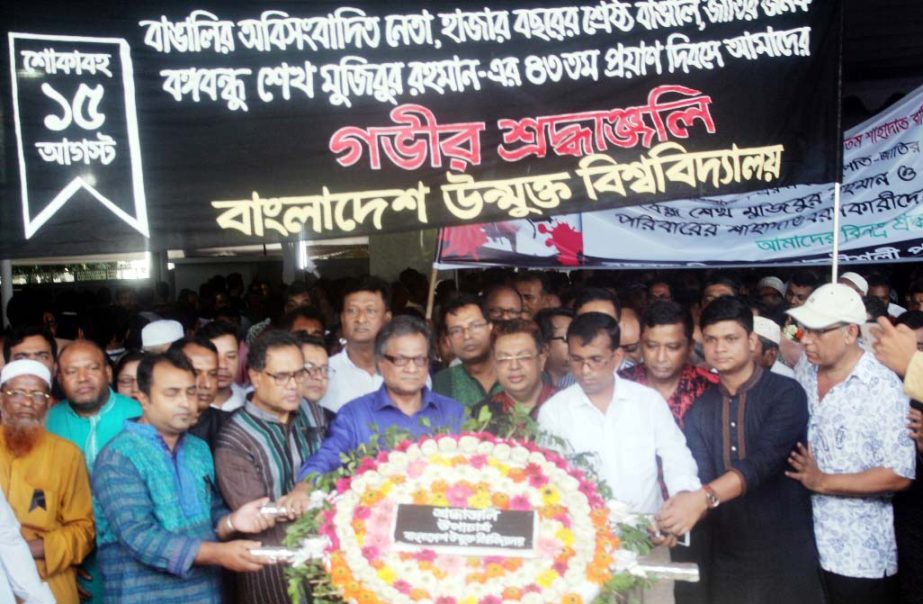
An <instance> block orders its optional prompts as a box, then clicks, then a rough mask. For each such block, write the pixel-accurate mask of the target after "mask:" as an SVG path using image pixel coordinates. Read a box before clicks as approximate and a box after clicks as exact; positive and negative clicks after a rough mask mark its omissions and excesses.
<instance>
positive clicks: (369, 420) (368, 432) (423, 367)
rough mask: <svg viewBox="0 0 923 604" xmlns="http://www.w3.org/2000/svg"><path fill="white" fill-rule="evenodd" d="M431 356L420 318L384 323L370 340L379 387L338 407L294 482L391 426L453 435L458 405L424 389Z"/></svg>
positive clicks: (332, 465) (460, 417) (335, 464)
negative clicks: (314, 451)
mask: <svg viewBox="0 0 923 604" xmlns="http://www.w3.org/2000/svg"><path fill="white" fill-rule="evenodd" d="M432 357H433V346H432V337H431V334H430V331H429V328H428V327H427V326H426V324H425V323H424V322H423V321H422V320H421V319H418V318H416V317H412V316H409V315H400V316H398V317H395V318H394V319H393V320H392V321H390V322H389V323H388V324H386V325H385V326H384V328H382V330H381V332H379V334H378V337H377V338H376V340H375V358H376V362H377V365H378V370H379V371H380V372H381V377H382V379H383V381H384V383H383V384H382V386H381V388H379V389H378V390H376V391H375V392H372V393H370V394H367V395H365V396H361V397H359V398H357V399H355V400H354V401H352V402H350V403H347V404H346V405H345V406H344V407H343V408H342V409H340V412H339V413H337V415H336V417H335V418H334V420H333V423H332V424H330V431H329V434H328V436H327V438H325V439H324V442H323V443H322V444H321V446H320V449H319V450H318V451H317V452H316V453H315V454H314V455H313V456H311V458H310V459H309V460H308V461H307V462H306V463H305V464H304V465H303V466H301V470H300V471H299V472H298V481H303V480H304V479H305V478H307V477H309V476H311V475H312V474H325V473H327V472H331V471H333V470H335V469H337V468H339V467H340V465H341V464H342V460H341V459H340V454H341V453H347V452H349V451H352V450H354V449H355V448H356V447H358V446H359V445H361V444H364V443H367V442H369V440H370V439H371V438H372V435H373V434H384V433H385V432H386V431H387V430H388V429H389V428H391V427H392V426H393V427H395V428H397V429H399V430H402V431H405V432H407V433H408V434H410V435H411V436H414V437H417V436H422V435H424V434H432V433H434V432H436V431H437V430H449V431H450V432H453V433H458V432H459V431H460V430H461V426H462V423H463V422H464V416H465V410H464V407H462V405H461V404H460V403H459V402H458V401H456V400H453V399H451V398H448V397H446V396H442V395H440V394H436V393H435V392H433V391H432V390H430V389H429V388H428V387H427V386H426V378H427V368H428V367H429V362H430V359H431V358H432ZM309 489H310V487H309V485H308V484H307V483H305V482H302V483H301V484H299V485H298V486H297V487H295V490H296V491H299V492H304V493H306V492H307V491H308V490H309Z"/></svg>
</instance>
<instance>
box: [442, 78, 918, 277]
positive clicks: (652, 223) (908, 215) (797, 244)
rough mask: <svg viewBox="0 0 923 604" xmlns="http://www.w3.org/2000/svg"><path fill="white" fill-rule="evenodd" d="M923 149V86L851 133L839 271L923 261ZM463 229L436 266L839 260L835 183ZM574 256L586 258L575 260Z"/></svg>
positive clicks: (448, 241)
mask: <svg viewBox="0 0 923 604" xmlns="http://www.w3.org/2000/svg"><path fill="white" fill-rule="evenodd" d="M921 141H923V87H921V88H919V89H917V90H915V91H914V92H913V93H911V94H909V95H907V96H906V97H905V98H904V99H903V100H902V101H900V102H899V103H897V104H895V105H893V106H892V107H890V108H889V109H888V110H886V111H884V112H883V113H881V114H879V115H877V116H875V117H874V118H872V119H870V120H868V121H866V122H865V123H863V124H860V125H859V126H857V127H855V128H853V129H851V130H850V131H848V132H847V133H846V134H845V135H844V144H843V148H844V149H843V153H844V159H843V185H842V189H841V191H842V192H841V210H840V233H839V236H840V254H839V261H840V262H841V263H846V264H855V263H881V262H901V261H913V260H920V259H923V153H921V148H920V147H921ZM565 225H566V226H567V227H568V230H569V233H568V235H569V237H570V239H569V240H570V241H571V242H572V243H571V245H570V247H571V248H572V249H571V250H569V251H567V253H566V254H565V258H564V261H563V262H562V259H561V253H560V249H559V248H560V245H558V242H557V239H556V237H555V231H556V229H557V230H558V231H560V230H561V227H563V226H565ZM478 228H480V229H481V230H482V232H483V233H484V236H482V237H481V239H483V242H482V243H481V244H480V245H478V246H477V248H476V249H475V248H474V247H473V246H472V245H471V244H472V243H474V242H475V241H476V240H478V236H477V234H476V233H474V230H477V229H478ZM460 229H468V231H469V232H468V233H467V235H466V237H465V239H464V240H466V241H468V242H469V245H467V246H458V245H457V244H456V245H454V246H453V243H452V242H453V240H454V241H457V240H458V238H457V237H456V235H455V234H454V233H452V231H454V230H455V229H445V230H444V232H443V233H442V235H441V244H442V245H441V248H440V255H439V263H438V264H439V266H442V267H445V268H448V267H450V266H461V265H471V264H507V265H524V266H612V267H620V266H621V267H626V266H640V265H644V266H664V267H667V266H674V267H677V266H715V265H728V266H731V265H734V266H747V265H759V264H774V265H780V264H806V263H821V264H824V263H830V262H831V261H832V249H833V186H832V185H811V186H794V187H786V188H782V189H771V190H767V191H760V192H757V193H753V194H750V195H729V196H723V197H714V198H703V199H697V200H686V201H674V202H665V203H658V204H649V205H642V206H633V207H625V208H619V209H613V210H604V211H599V212H587V213H583V214H575V215H570V216H560V217H556V218H553V219H551V220H547V221H543V222H530V221H525V220H522V221H514V222H510V223H499V224H497V223H494V224H491V225H478V226H468V227H460ZM496 233H503V235H502V236H497V235H496ZM576 233H582V241H581V242H580V243H579V245H578V244H575V243H573V242H574V240H575V235H576ZM453 247H454V249H453ZM577 247H582V254H578V253H575V252H574V249H576V248H577ZM472 252H473V253H472ZM527 256H528V257H529V258H527ZM574 260H576V262H575V261H574Z"/></svg>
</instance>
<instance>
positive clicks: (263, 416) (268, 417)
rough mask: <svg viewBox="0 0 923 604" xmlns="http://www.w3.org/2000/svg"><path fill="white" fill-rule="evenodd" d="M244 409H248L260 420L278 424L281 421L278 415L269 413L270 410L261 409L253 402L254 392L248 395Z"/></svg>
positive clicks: (248, 411)
mask: <svg viewBox="0 0 923 604" xmlns="http://www.w3.org/2000/svg"><path fill="white" fill-rule="evenodd" d="M244 409H246V410H247V413H249V414H250V415H252V416H253V417H255V418H257V419H259V420H262V421H264V422H273V423H276V424H279V423H281V422H280V421H279V418H278V417H276V416H275V415H273V414H272V413H269V412H268V411H265V410H263V409H260V408H259V407H257V406H256V405H255V404H254V403H253V393H252V392H251V393H250V394H249V395H248V396H247V399H246V400H245V401H244Z"/></svg>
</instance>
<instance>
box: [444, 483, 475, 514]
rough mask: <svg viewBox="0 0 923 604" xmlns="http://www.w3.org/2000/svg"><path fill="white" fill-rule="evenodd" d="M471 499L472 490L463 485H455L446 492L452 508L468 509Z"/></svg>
mask: <svg viewBox="0 0 923 604" xmlns="http://www.w3.org/2000/svg"><path fill="white" fill-rule="evenodd" d="M469 497H471V489H470V488H469V487H467V486H465V485H463V484H453V485H452V486H450V487H449V488H448V489H447V490H446V492H445V498H446V499H447V500H448V502H449V505H450V506H452V507H457V508H463V507H467V506H468V498H469Z"/></svg>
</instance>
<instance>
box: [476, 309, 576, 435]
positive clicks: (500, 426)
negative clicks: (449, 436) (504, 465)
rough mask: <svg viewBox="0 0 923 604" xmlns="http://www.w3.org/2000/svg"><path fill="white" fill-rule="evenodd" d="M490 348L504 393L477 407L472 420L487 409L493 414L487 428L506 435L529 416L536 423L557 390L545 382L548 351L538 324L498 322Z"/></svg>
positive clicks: (512, 321)
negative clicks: (539, 414)
mask: <svg viewBox="0 0 923 604" xmlns="http://www.w3.org/2000/svg"><path fill="white" fill-rule="evenodd" d="M491 349H492V350H493V360H494V366H495V367H496V369H497V379H498V381H499V382H500V386H501V387H502V388H503V391H502V392H498V393H497V394H494V395H493V396H490V397H487V398H486V399H484V400H483V401H481V402H480V403H478V404H477V405H475V406H474V408H473V409H472V410H471V417H473V418H474V419H478V418H479V417H480V415H481V410H482V409H484V408H485V407H486V408H487V409H488V410H489V411H490V421H489V422H488V424H487V425H486V426H485V428H484V429H485V430H487V431H488V432H491V433H493V434H497V435H500V436H507V435H509V434H515V431H516V429H517V428H522V426H518V425H517V421H520V418H522V417H523V416H525V415H526V414H528V416H529V417H531V418H532V419H533V420H534V419H537V418H538V412H539V409H541V407H542V405H543V404H544V403H545V401H547V400H548V399H549V398H551V397H552V395H554V393H555V392H557V391H558V390H557V388H555V387H554V386H552V385H551V384H546V383H544V382H543V381H542V366H543V365H544V364H545V357H546V350H547V349H546V347H545V343H544V341H543V340H542V332H541V330H540V329H539V327H538V325H536V324H535V321H531V320H528V319H512V320H509V321H500V322H498V323H497V324H496V325H495V326H494V331H493V336H492V338H491ZM521 421H523V422H525V420H521Z"/></svg>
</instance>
